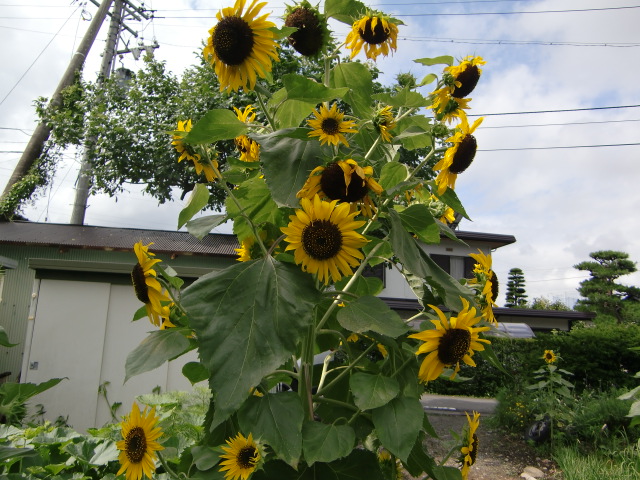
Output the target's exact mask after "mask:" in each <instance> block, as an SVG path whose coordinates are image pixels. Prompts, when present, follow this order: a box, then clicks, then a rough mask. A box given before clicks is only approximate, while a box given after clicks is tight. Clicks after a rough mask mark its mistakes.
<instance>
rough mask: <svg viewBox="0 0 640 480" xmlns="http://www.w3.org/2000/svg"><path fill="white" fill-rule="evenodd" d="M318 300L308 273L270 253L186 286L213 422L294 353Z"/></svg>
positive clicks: (185, 299)
mask: <svg viewBox="0 0 640 480" xmlns="http://www.w3.org/2000/svg"><path fill="white" fill-rule="evenodd" d="M319 301H320V293H319V292H318V290H317V289H316V288H315V283H314V280H313V277H312V276H311V275H309V274H307V273H304V272H302V271H301V270H300V268H299V267H297V266H295V265H291V264H284V263H280V262H278V261H277V260H274V259H273V258H271V257H267V258H264V259H261V260H254V261H249V262H242V263H239V264H235V265H232V266H230V267H227V268H225V269H224V270H220V271H216V272H213V273H210V274H207V275H205V276H203V277H201V278H200V279H199V280H197V281H196V282H194V283H193V284H192V285H191V286H189V287H188V288H186V289H185V290H184V292H183V295H182V305H183V307H184V308H185V309H186V311H187V312H188V314H189V318H190V320H191V325H192V327H193V329H194V330H195V332H196V334H197V336H198V339H199V340H200V348H199V353H200V361H201V362H202V363H203V364H204V365H205V366H206V367H207V368H208V369H209V371H210V372H211V377H210V378H209V383H210V386H211V388H212V390H213V391H214V392H215V400H216V410H215V412H214V418H213V423H212V425H213V427H215V426H217V425H218V424H220V422H222V421H224V420H225V419H226V418H227V417H228V416H229V415H230V414H231V413H232V412H234V411H235V410H236V409H237V408H238V407H239V406H240V404H241V403H242V402H243V401H244V399H245V398H246V397H247V396H248V395H249V390H250V389H251V388H253V387H255V386H256V385H258V384H259V383H260V381H261V380H262V378H263V377H264V376H265V375H267V374H269V373H271V372H272V371H273V370H275V369H277V368H278V367H279V366H281V365H282V364H283V363H284V362H285V361H286V360H287V359H289V358H290V357H291V355H292V354H293V353H295V351H296V349H297V347H298V344H299V343H300V341H301V339H302V338H303V337H304V335H305V334H306V332H307V328H308V326H309V324H310V323H311V321H312V320H313V308H314V306H315V305H316V303H318V302H319Z"/></svg>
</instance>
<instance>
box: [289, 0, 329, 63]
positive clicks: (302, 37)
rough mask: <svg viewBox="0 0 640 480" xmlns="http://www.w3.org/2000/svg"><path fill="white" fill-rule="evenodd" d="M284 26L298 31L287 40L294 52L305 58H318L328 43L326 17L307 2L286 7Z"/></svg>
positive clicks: (304, 0) (305, 0)
mask: <svg viewBox="0 0 640 480" xmlns="http://www.w3.org/2000/svg"><path fill="white" fill-rule="evenodd" d="M284 26H285V27H295V28H297V29H298V30H296V31H295V32H293V33H292V34H291V35H289V37H288V40H289V43H290V44H291V46H292V47H293V48H294V49H295V50H296V52H298V53H299V54H301V55H304V56H305V57H316V56H318V55H319V54H320V53H321V52H322V51H323V50H324V48H325V46H326V44H327V42H328V41H329V28H328V27H327V19H326V17H325V16H324V15H322V14H321V13H320V12H319V11H318V9H317V8H316V7H314V6H312V5H311V4H310V3H309V2H308V1H307V0H303V1H302V2H300V3H299V4H298V5H294V6H290V5H287V10H286V11H285V19H284Z"/></svg>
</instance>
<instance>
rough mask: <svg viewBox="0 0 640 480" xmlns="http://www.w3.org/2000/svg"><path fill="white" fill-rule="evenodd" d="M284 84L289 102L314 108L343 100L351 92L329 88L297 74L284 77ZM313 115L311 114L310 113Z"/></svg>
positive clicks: (347, 89) (345, 89)
mask: <svg viewBox="0 0 640 480" xmlns="http://www.w3.org/2000/svg"><path fill="white" fill-rule="evenodd" d="M282 83H283V84H284V87H285V88H286V89H287V100H298V101H300V102H306V103H312V104H313V105H314V106H315V105H317V104H318V103H322V102H330V101H332V100H335V99H337V98H342V97H343V96H344V95H346V93H347V92H348V91H349V87H347V86H345V87H339V88H329V87H326V86H324V85H323V84H322V83H318V82H316V81H315V80H313V79H311V78H307V77H303V76H302V75H298V74H297V73H287V74H286V75H283V77H282ZM309 113H311V112H309Z"/></svg>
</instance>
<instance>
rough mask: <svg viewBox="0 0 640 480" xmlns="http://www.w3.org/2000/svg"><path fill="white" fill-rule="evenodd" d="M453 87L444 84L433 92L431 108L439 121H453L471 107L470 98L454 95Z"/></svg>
mask: <svg viewBox="0 0 640 480" xmlns="http://www.w3.org/2000/svg"><path fill="white" fill-rule="evenodd" d="M453 90H454V88H453V87H449V86H446V85H445V86H444V87H442V88H439V89H438V90H435V91H433V92H431V108H432V109H433V112H434V116H435V118H436V120H438V121H439V122H448V123H450V122H452V121H453V120H454V119H456V118H459V117H460V116H461V114H462V113H464V110H466V109H468V108H469V102H470V101H471V99H470V98H455V97H453V95H452V94H453Z"/></svg>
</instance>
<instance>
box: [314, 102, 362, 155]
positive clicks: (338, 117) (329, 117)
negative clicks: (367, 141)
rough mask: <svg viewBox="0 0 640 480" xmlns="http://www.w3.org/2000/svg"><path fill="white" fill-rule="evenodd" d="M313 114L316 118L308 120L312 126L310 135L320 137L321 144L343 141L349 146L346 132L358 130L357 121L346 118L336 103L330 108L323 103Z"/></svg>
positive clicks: (336, 143) (334, 143) (335, 143)
mask: <svg viewBox="0 0 640 480" xmlns="http://www.w3.org/2000/svg"><path fill="white" fill-rule="evenodd" d="M313 115H314V117H315V118H312V119H309V120H307V124H308V125H309V126H310V127H311V128H312V131H311V132H309V136H310V137H319V139H320V144H321V145H324V144H325V143H328V144H330V145H336V146H337V145H338V144H340V143H343V144H344V145H346V146H347V147H348V146H349V142H347V139H346V138H345V136H344V134H345V133H355V132H357V130H356V128H355V127H356V122H355V121H353V120H344V113H342V112H341V111H340V110H338V107H337V104H336V103H334V104H333V105H332V106H331V108H330V109H328V108H327V106H326V105H325V104H322V105H321V106H320V109H319V110H314V111H313Z"/></svg>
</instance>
